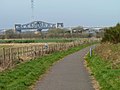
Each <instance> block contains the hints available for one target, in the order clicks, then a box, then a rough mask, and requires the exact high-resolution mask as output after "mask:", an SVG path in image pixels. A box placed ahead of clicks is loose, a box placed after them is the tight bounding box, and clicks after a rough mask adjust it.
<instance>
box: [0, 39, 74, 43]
mask: <svg viewBox="0 0 120 90" xmlns="http://www.w3.org/2000/svg"><path fill="white" fill-rule="evenodd" d="M73 40H74V39H32V40H30V39H28V40H27V39H19V40H17V39H15V40H9V39H8V40H0V43H44V42H71V41H73Z"/></svg>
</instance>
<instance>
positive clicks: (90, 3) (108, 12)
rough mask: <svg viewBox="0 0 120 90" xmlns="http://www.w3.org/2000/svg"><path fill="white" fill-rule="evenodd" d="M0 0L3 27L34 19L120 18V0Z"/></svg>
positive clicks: (86, 22)
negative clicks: (32, 5)
mask: <svg viewBox="0 0 120 90" xmlns="http://www.w3.org/2000/svg"><path fill="white" fill-rule="evenodd" d="M31 12H32V10H31V0H0V29H2V28H14V24H16V23H20V24H24V23H29V22H31V21H34V20H35V21H46V22H50V23H57V22H63V23H64V25H65V26H66V27H71V26H113V25H115V24H116V23H118V22H120V0H34V19H32V18H31V16H32V13H31Z"/></svg>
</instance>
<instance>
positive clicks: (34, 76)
mask: <svg viewBox="0 0 120 90" xmlns="http://www.w3.org/2000/svg"><path fill="white" fill-rule="evenodd" d="M89 45H91V44H83V45H81V46H78V47H74V48H71V49H69V50H67V51H62V52H55V53H53V54H50V55H48V56H43V57H41V58H38V59H36V60H32V61H29V62H26V63H22V64H19V65H18V66H16V67H15V68H13V69H12V70H7V71H4V72H1V73H0V90H28V89H29V86H31V85H33V84H34V83H35V82H36V80H38V78H39V77H40V76H41V75H43V74H44V73H45V72H46V71H47V70H48V69H49V67H50V66H52V65H53V63H54V62H56V61H58V60H60V59H61V58H63V57H64V56H66V55H68V54H71V53H73V52H76V51H78V50H80V49H82V48H85V47H87V46H89Z"/></svg>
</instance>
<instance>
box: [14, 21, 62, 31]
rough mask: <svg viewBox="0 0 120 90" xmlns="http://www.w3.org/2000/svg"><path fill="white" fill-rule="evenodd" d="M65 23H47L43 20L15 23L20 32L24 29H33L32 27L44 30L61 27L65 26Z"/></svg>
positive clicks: (16, 29)
mask: <svg viewBox="0 0 120 90" xmlns="http://www.w3.org/2000/svg"><path fill="white" fill-rule="evenodd" d="M63 26H64V25H63V23H57V24H52V23H47V22H43V21H33V22H31V23H28V24H15V31H16V32H20V33H21V31H22V30H31V29H37V31H42V29H50V28H60V27H63Z"/></svg>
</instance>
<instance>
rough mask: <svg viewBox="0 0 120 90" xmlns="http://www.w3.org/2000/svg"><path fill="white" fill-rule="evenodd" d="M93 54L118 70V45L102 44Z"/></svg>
mask: <svg viewBox="0 0 120 90" xmlns="http://www.w3.org/2000/svg"><path fill="white" fill-rule="evenodd" d="M95 53H96V54H97V55H99V56H100V57H102V58H103V59H105V60H108V61H109V62H110V63H111V67H112V68H114V69H118V68H120V43H119V44H111V43H102V44H100V45H98V46H97V47H96V49H95Z"/></svg>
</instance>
